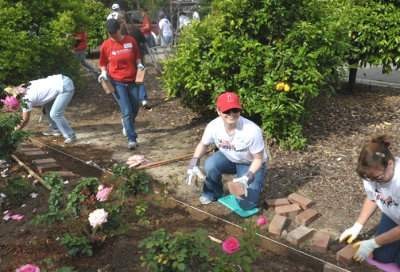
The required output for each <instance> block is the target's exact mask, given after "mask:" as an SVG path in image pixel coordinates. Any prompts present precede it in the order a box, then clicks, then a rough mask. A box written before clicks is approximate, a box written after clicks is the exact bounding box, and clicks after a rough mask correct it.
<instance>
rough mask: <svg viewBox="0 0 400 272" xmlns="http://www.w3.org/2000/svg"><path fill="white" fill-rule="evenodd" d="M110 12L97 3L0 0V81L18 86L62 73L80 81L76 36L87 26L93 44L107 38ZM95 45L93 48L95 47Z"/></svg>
mask: <svg viewBox="0 0 400 272" xmlns="http://www.w3.org/2000/svg"><path fill="white" fill-rule="evenodd" d="M106 13H107V9H106V8H105V7H104V6H103V5H102V4H101V3H99V2H97V1H94V0H65V1H58V0H29V1H27V0H19V1H11V0H0V35H2V37H12V38H7V39H2V41H0V48H2V50H1V51H0V82H3V83H5V84H18V83H21V82H24V81H27V80H31V79H34V78H39V77H43V76H48V75H51V74H57V73H62V74H65V75H68V76H70V77H71V78H73V79H74V80H77V79H78V78H79V63H78V61H77V60H76V59H75V58H74V57H73V51H72V45H73V42H74V39H73V35H72V34H73V33H74V32H75V31H76V30H77V29H78V27H79V26H81V25H86V26H87V30H88V33H89V38H90V43H91V45H92V44H93V43H97V44H100V41H101V40H102V39H103V38H104V35H105V32H104V22H105V14H106ZM92 46H93V45H92Z"/></svg>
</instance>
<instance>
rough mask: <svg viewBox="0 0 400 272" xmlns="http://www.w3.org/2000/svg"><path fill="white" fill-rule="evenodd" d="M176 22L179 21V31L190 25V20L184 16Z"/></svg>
mask: <svg viewBox="0 0 400 272" xmlns="http://www.w3.org/2000/svg"><path fill="white" fill-rule="evenodd" d="M178 21H179V24H178V25H179V29H181V28H182V27H184V26H187V25H188V24H190V19H189V17H187V16H186V15H180V16H179V20H178Z"/></svg>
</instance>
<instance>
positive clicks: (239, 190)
mask: <svg viewBox="0 0 400 272" xmlns="http://www.w3.org/2000/svg"><path fill="white" fill-rule="evenodd" d="M232 182H233V184H232V185H231V188H232V187H233V190H232V191H233V192H234V194H235V195H236V196H242V195H244V196H245V197H247V187H248V186H249V185H248V183H249V178H248V177H247V175H244V176H242V177H240V178H234V179H233V180H232ZM238 185H239V186H238ZM235 187H236V188H235Z"/></svg>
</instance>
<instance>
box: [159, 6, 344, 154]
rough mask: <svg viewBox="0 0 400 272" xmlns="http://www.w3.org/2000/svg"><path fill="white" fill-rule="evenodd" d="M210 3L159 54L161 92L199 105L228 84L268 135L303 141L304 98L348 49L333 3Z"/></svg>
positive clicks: (326, 79)
mask: <svg viewBox="0 0 400 272" xmlns="http://www.w3.org/2000/svg"><path fill="white" fill-rule="evenodd" d="M212 10H213V11H212V13H211V14H210V15H209V16H208V17H207V18H205V19H204V20H203V21H201V22H199V23H192V24H191V25H190V27H188V28H186V29H185V30H184V31H183V33H182V35H181V37H180V38H179V44H178V48H177V53H176V56H175V57H174V58H171V59H169V60H167V61H166V63H165V69H164V72H163V79H164V84H165V87H166V89H167V91H168V94H169V95H170V96H181V97H182V98H183V99H182V100H183V102H184V103H185V104H187V105H189V106H191V107H192V108H193V109H197V110H202V109H204V105H209V107H208V108H213V105H214V101H215V100H214V99H215V97H216V96H217V95H218V94H219V93H221V92H223V91H224V90H236V91H237V92H238V93H239V94H240V96H241V99H242V103H243V105H244V109H245V112H246V113H247V114H250V115H256V116H258V117H259V119H260V120H261V123H262V124H261V126H262V128H263V129H264V131H265V132H266V133H267V135H268V136H269V137H274V138H276V139H277V140H278V141H279V142H280V144H281V145H283V146H286V147H289V148H301V147H303V146H304V145H305V143H306V140H305V138H304V136H303V133H302V122H303V120H304V118H305V117H306V114H307V104H308V102H309V100H310V99H312V98H313V97H316V96H317V95H318V94H319V92H320V90H321V89H323V88H324V87H326V86H330V85H332V82H334V80H333V79H335V77H337V75H338V70H337V67H340V66H341V65H342V64H343V62H344V61H345V56H346V54H347V52H348V50H349V43H348V39H347V32H346V28H344V27H343V23H344V22H345V20H344V19H342V16H341V10H340V5H339V3H336V6H335V5H334V4H331V3H330V2H329V3H327V1H320V0H312V1H306V0H303V1H291V0H264V1H253V0H217V1H214V3H213V7H212Z"/></svg>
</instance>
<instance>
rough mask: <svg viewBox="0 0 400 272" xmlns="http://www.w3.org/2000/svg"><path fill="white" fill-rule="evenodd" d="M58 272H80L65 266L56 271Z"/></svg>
mask: <svg viewBox="0 0 400 272" xmlns="http://www.w3.org/2000/svg"><path fill="white" fill-rule="evenodd" d="M56 272H78V271H77V270H75V269H74V268H73V267H70V266H63V267H60V268H58V269H57V270H56Z"/></svg>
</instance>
